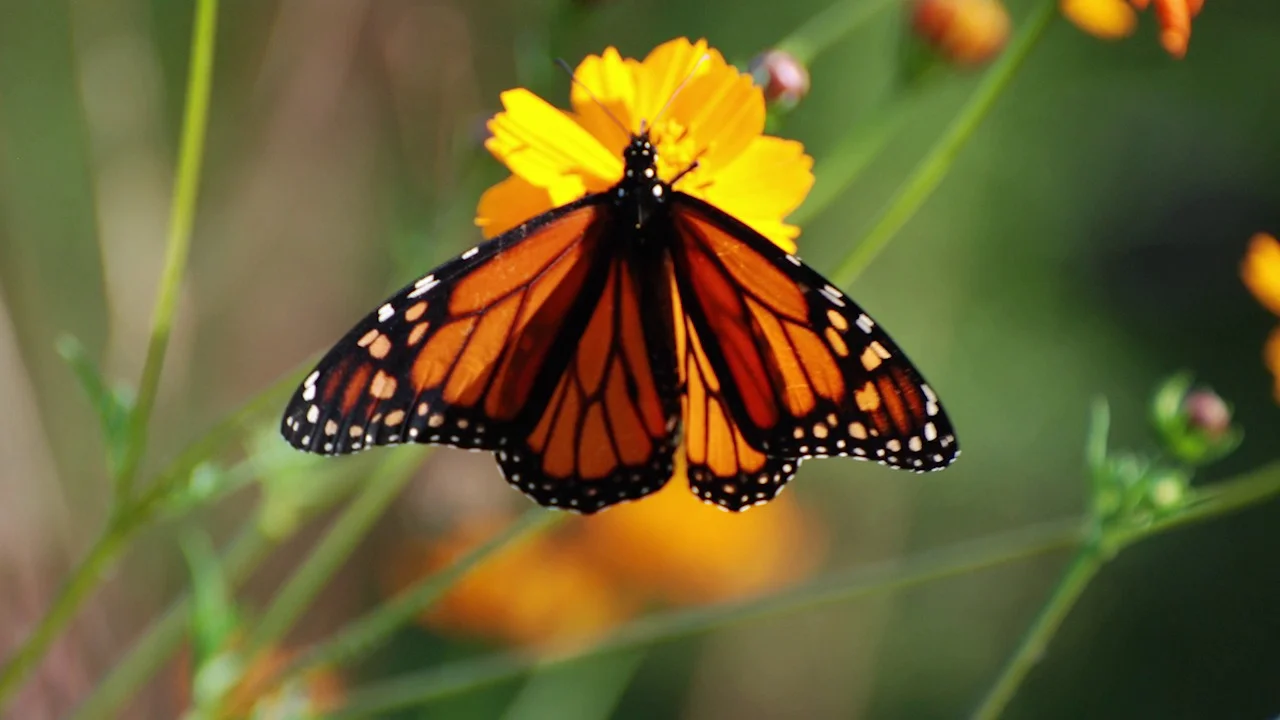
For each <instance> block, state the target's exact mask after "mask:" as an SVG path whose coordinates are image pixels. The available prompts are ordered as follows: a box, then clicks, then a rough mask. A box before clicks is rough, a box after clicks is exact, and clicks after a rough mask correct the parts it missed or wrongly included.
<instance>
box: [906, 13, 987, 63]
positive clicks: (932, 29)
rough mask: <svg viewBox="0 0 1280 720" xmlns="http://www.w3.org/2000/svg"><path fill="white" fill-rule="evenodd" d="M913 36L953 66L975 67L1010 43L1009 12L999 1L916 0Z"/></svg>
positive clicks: (913, 15)
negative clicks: (919, 37)
mask: <svg viewBox="0 0 1280 720" xmlns="http://www.w3.org/2000/svg"><path fill="white" fill-rule="evenodd" d="M912 25H913V26H914V27H915V31H916V33H918V34H919V35H920V36H921V37H922V38H924V39H925V40H926V41H927V42H928V43H929V44H930V45H932V46H933V47H934V48H935V49H937V50H938V52H940V53H942V55H943V56H944V57H946V58H947V59H948V60H951V61H952V62H955V63H959V64H961V65H978V64H981V63H984V62H986V61H988V60H990V59H991V58H993V57H995V56H996V54H997V53H999V52H1000V50H1002V49H1003V48H1004V45H1005V43H1006V42H1007V41H1008V40H1009V11H1008V10H1006V9H1005V7H1004V5H1003V4H1002V3H1001V2H1000V0H916V3H915V9H914V12H913V13H912Z"/></svg>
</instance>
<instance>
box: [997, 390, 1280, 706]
mask: <svg viewBox="0 0 1280 720" xmlns="http://www.w3.org/2000/svg"><path fill="white" fill-rule="evenodd" d="M1103 408H1105V405H1095V413H1096V417H1098V418H1100V419H1101V420H1100V423H1099V424H1102V425H1105V423H1106V419H1105V410H1103ZM1095 422H1096V423H1097V422H1098V421H1095ZM1277 495H1280V463H1272V464H1270V465H1267V466H1265V467H1262V468H1260V469H1258V470H1255V471H1253V472H1251V473H1248V474H1246V475H1243V476H1241V477H1238V478H1235V479H1233V480H1229V481H1226V482H1221V483H1216V484H1214V485H1211V486H1209V487H1207V488H1204V489H1201V490H1197V491H1196V492H1195V496H1194V497H1193V499H1192V500H1191V502H1190V503H1189V504H1188V506H1187V507H1186V508H1185V509H1184V510H1181V511H1179V512H1176V513H1174V514H1172V515H1169V516H1167V517H1164V518H1160V519H1158V520H1156V521H1154V522H1152V523H1151V524H1150V525H1147V526H1145V527H1138V528H1133V529H1128V528H1126V529H1121V530H1105V529H1103V530H1102V531H1101V534H1100V537H1096V540H1097V542H1090V543H1089V544H1087V545H1085V546H1083V547H1081V549H1080V550H1079V552H1077V554H1076V557H1075V560H1074V561H1073V562H1072V564H1071V567H1070V568H1069V569H1068V570H1067V574H1066V575H1065V576H1064V577H1063V578H1062V580H1061V581H1059V583H1058V587H1057V588H1056V589H1055V590H1054V592H1053V596H1052V597H1051V598H1050V599H1049V602H1048V604H1047V605H1045V607H1044V608H1043V609H1042V610H1041V611H1040V615H1039V616H1038V617H1037V618H1036V621H1035V623H1034V624H1033V625H1032V626H1031V629H1029V630H1028V631H1027V634H1026V635H1025V636H1024V637H1023V639H1022V642H1021V643H1020V644H1019V646H1018V649H1017V650H1016V651H1015V652H1014V655H1013V658H1012V659H1010V660H1009V662H1008V664H1006V665H1005V668H1004V670H1003V671H1002V672H1001V673H1000V677H999V678H998V679H997V680H996V683H995V685H993V686H992V688H991V690H989V691H988V692H987V695H986V697H985V698H984V699H983V701H982V704H981V705H979V706H978V710H977V711H975V712H974V714H973V717H974V718H976V719H977V720H994V719H995V718H998V717H1000V714H1001V713H1002V712H1003V711H1004V709H1005V708H1006V707H1007V706H1008V704H1009V703H1010V702H1011V701H1012V700H1013V698H1014V696H1015V695H1016V694H1017V692H1018V687H1019V686H1020V685H1021V684H1022V681H1023V680H1024V679H1026V677H1027V674H1028V673H1030V672H1031V670H1032V668H1034V667H1035V664H1036V663H1037V662H1038V661H1039V660H1040V658H1041V657H1042V656H1043V655H1044V652H1045V650H1046V649H1047V648H1048V646H1049V641H1050V640H1052V639H1053V636H1054V634H1055V633H1056V632H1057V630H1058V627H1059V626H1061V625H1062V621H1063V620H1064V619H1066V617H1067V615H1068V613H1070V612H1071V608H1072V607H1073V606H1074V605H1075V602H1076V600H1078V599H1079V598H1080V595H1081V594H1082V593H1083V592H1084V590H1085V588H1086V587H1087V586H1088V584H1089V581H1090V580H1092V579H1093V576H1094V575H1096V574H1097V573H1098V571H1099V570H1100V569H1102V566H1103V565H1105V564H1106V562H1107V561H1108V560H1110V559H1111V558H1113V557H1115V555H1116V554H1117V553H1119V552H1120V551H1121V550H1123V549H1125V548H1126V547H1129V546H1130V545H1133V544H1134V543H1137V542H1139V541H1141V540H1144V539H1146V538H1149V537H1151V536H1153V535H1158V534H1160V533H1163V532H1167V531H1169V530H1174V529H1177V528H1180V527H1183V526H1185V525H1188V524H1190V523H1194V522H1199V521H1201V520H1207V519H1209V518H1212V517H1216V516H1218V515H1223V514H1226V513H1229V512H1233V511H1235V510H1239V509H1241V508H1244V507H1248V506H1250V505H1254V504H1256V503H1258V502H1262V501H1265V500H1269V499H1272V498H1274V497H1276V496H1277ZM1091 525H1095V526H1096V523H1091ZM1090 533H1091V535H1094V534H1097V531H1096V530H1091V531H1090Z"/></svg>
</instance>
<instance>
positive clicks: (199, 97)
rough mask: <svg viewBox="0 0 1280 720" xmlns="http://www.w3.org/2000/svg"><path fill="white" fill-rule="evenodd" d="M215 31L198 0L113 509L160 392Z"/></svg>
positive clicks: (212, 10)
mask: <svg viewBox="0 0 1280 720" xmlns="http://www.w3.org/2000/svg"><path fill="white" fill-rule="evenodd" d="M217 26H218V0H199V2H198V3H197V4H196V18H195V25H194V27H193V28H192V30H191V36H192V40H191V59H190V64H189V66H188V68H187V99H186V108H185V110H184V112H183V118H182V136H181V140H180V141H179V150H178V169H177V179H176V181H175V184H174V190H173V206H172V209H171V214H170V217H169V239H168V243H167V249H166V251H165V262H164V270H163V272H162V273H161V275H160V289H159V291H158V294H157V297H156V306H155V310H154V311H153V314H152V317H151V340H150V342H148V344H147V357H146V360H145V361H144V363H143V366H142V380H141V381H140V382H139V383H138V402H137V404H136V405H135V406H134V409H133V414H132V416H131V418H130V424H129V442H128V444H127V445H126V447H125V452H124V459H123V460H122V461H121V464H120V468H119V472H117V473H116V478H115V494H114V501H115V504H116V506H117V509H119V508H121V507H123V506H124V505H125V504H126V503H127V502H128V500H129V498H130V497H132V494H133V479H134V476H135V475H136V474H137V472H138V466H139V465H140V464H141V462H142V455H143V452H144V451H145V449H146V445H147V426H148V424H149V423H150V421H151V411H152V409H153V408H154V407H155V401H156V393H157V392H158V390H159V387H160V371H161V369H162V368H163V367H164V356H165V350H166V349H167V348H168V346H169V333H170V330H171V328H172V326H173V315H174V311H175V309H176V308H177V305H178V293H179V292H180V290H181V287H182V277H183V274H184V273H185V271H186V267H187V252H188V250H189V248H190V245H191V228H192V226H193V224H194V220H195V212H196V198H197V196H198V194H199V189H200V166H201V164H202V163H203V161H204V138H205V127H206V126H207V125H208V120H209V93H210V89H211V88H212V86H213V50H214V44H215V43H214V37H215V34H216V31H217Z"/></svg>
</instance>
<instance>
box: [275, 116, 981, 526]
mask: <svg viewBox="0 0 1280 720" xmlns="http://www.w3.org/2000/svg"><path fill="white" fill-rule="evenodd" d="M678 180H679V178H678V177H677V178H675V179H673V180H672V181H671V182H664V181H663V180H662V179H660V178H659V176H658V172H657V157H656V150H655V148H654V146H653V145H652V144H651V143H650V140H649V137H648V135H647V133H644V132H641V133H639V134H636V135H634V136H633V137H632V139H631V142H630V143H629V144H628V146H627V148H626V150H625V151H624V171H623V177H622V179H621V180H620V181H619V182H618V183H617V184H616V185H614V186H613V187H612V188H610V189H609V190H607V191H605V192H601V193H597V194H590V195H587V196H585V197H583V198H581V199H579V200H577V201H575V202H572V203H569V204H567V205H564V206H562V207H559V208H556V209H554V210H551V211H549V212H547V213H544V214H542V215H540V216H538V217H536V218H533V219H531V220H529V221H528V222H526V223H524V224H522V225H520V226H518V227H516V228H514V229H512V230H510V231H508V232H506V233H503V234H502V235H499V236H498V237H496V238H494V239H492V240H490V241H488V242H487V243H485V244H483V245H481V246H478V247H476V248H473V249H471V250H469V251H467V252H466V253H463V254H462V255H461V256H459V257H458V258H456V259H455V260H453V261H450V262H449V263H446V264H445V265H443V266H441V267H440V268H438V269H437V270H436V271H435V272H433V273H432V274H430V275H427V276H425V277H423V278H421V279H419V280H417V281H416V282H414V283H413V284H412V285H410V286H407V287H406V288H404V289H402V290H401V291H400V292H399V293H397V294H396V295H395V296H393V297H392V298H391V299H390V300H388V301H387V302H386V303H385V304H383V305H382V306H381V307H379V308H378V310H377V311H376V312H374V313H372V314H371V315H369V316H368V317H367V318H365V320H363V321H362V322H361V323H360V324H358V325H357V326H356V327H355V328H354V329H352V330H351V332H349V333H348V335H347V336H346V337H345V338H343V340H341V341H340V342H339V343H338V344H337V345H336V346H335V348H334V349H333V350H332V351H330V353H329V355H328V356H326V357H325V358H324V359H323V360H322V361H321V362H320V364H319V365H318V367H317V368H316V370H315V371H314V372H313V373H312V374H311V375H310V376H308V378H307V380H306V381H305V382H304V383H303V385H302V386H301V387H300V388H299V389H298V391H297V392H296V393H295V395H294V398H293V400H292V401H291V402H290V405H289V407H288V408H287V409H286V412H285V415H284V419H283V424H282V433H283V434H284V437H285V438H286V439H287V440H288V441H289V442H290V443H291V444H293V445H294V446H295V447H298V448H300V449H302V450H306V451H310V452H317V453H322V454H343V453H349V452H354V451H358V450H363V449H366V448H368V447H372V446H376V445H390V444H396V443H400V442H407V441H412V442H425V443H434V444H443V445H452V446H456V447H463V448H468V449H477V450H492V451H494V452H495V454H496V456H497V460H498V463H499V466H500V467H501V469H502V472H503V475H504V477H506V479H507V480H508V482H510V483H511V484H512V485H514V486H515V487H517V488H518V489H520V490H521V491H523V492H524V493H525V494H527V495H529V496H530V497H532V498H533V499H534V500H535V501H537V502H538V503H540V504H542V505H544V506H549V507H559V508H564V509H569V510H575V511H578V512H584V513H591V512H595V511H598V510H600V509H603V508H605V507H608V506H610V505H612V504H614V503H617V502H621V501H626V500H634V499H638V498H640V497H643V496H644V495H647V494H649V493H651V492H654V491H656V490H658V489H659V488H661V487H662V486H663V485H664V484H665V483H666V482H667V481H668V480H669V479H670V478H671V476H672V474H673V471H674V468H675V460H676V454H677V451H678V449H679V448H680V447H681V446H682V445H683V449H684V455H685V460H686V464H687V474H688V478H689V483H690V488H691V489H692V490H693V492H694V493H695V494H696V495H698V496H699V497H700V498H702V499H703V500H704V501H706V502H709V503H713V504H716V505H719V506H721V507H723V508H726V509H729V510H742V509H745V508H747V507H751V506H752V505H756V504H762V503H765V502H768V501H769V500H771V499H772V498H773V497H774V496H775V495H776V494H777V493H778V492H779V491H780V490H781V489H782V487H783V486H784V485H785V484H786V483H787V482H788V481H789V480H790V479H791V477H792V476H793V475H794V473H795V471H796V469H797V468H798V466H799V464H800V462H801V460H803V459H804V458H808V457H824V456H835V455H849V456H853V457H858V458H862V459H870V460H875V461H878V462H881V463H882V464H886V465H890V466H894V467H899V468H902V469H907V470H913V471H924V470H935V469H941V468H943V467H945V466H946V465H948V464H950V463H951V462H952V461H953V460H954V459H955V457H956V456H957V455H958V447H957V446H956V443H955V437H954V433H953V431H952V429H951V425H950V423H949V421H948V420H947V418H946V416H945V414H944V413H943V411H942V409H941V407H940V405H939V404H938V400H937V397H936V396H935V395H934V393H933V391H932V390H931V389H930V388H929V386H928V385H927V384H925V383H924V381H923V380H922V379H921V378H920V376H919V374H918V372H917V371H916V370H915V368H914V366H912V365H911V363H910V362H909V361H908V360H907V359H906V357H905V356H904V355H903V354H902V353H901V351H900V350H898V348H897V346H896V345H895V344H894V343H893V341H892V340H890V339H889V337H888V336H887V335H886V334H885V333H884V332H883V330H881V329H880V328H879V326H878V325H877V324H876V323H875V322H874V321H872V320H871V319H870V318H869V317H868V316H867V315H866V314H865V313H863V312H862V311H861V309H860V308H858V307H857V306H856V305H855V304H854V303H853V302H852V301H851V300H849V299H848V298H846V297H844V296H843V294H842V293H840V291H839V290H837V289H836V288H834V287H833V286H832V285H830V284H829V283H828V282H827V281H826V280H825V279H823V278H822V276H821V275H819V274H818V273H817V272H815V271H813V270H812V269H811V268H809V267H808V266H806V265H804V264H803V263H802V262H801V261H800V260H799V259H798V258H796V257H795V256H793V255H789V254H787V253H786V252H785V251H783V250H782V249H781V248H779V247H777V246H776V245H774V244H773V243H771V242H770V241H769V240H768V239H766V238H764V237H763V236H761V235H760V234H759V233H758V232H756V231H755V230H753V229H752V228H750V227H748V226H747V225H745V224H743V223H742V222H740V221H738V220H736V219H735V218H733V217H731V216H729V215H727V214H726V213H724V212H722V211H720V210H718V209H717V208H715V207H713V206H711V205H709V204H707V203H705V202H703V201H701V200H699V199H697V198H695V197H692V196H690V195H688V194H685V193H683V192H680V191H678V190H676V189H674V188H673V186H674V185H676V184H677V183H678Z"/></svg>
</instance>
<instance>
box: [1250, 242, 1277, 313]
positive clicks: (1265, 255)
mask: <svg viewBox="0 0 1280 720" xmlns="http://www.w3.org/2000/svg"><path fill="white" fill-rule="evenodd" d="M1240 277H1241V279H1243V280H1244V284H1245V286H1246V287H1248V288H1249V290H1250V291H1251V292H1252V293H1253V296H1254V297H1256V298H1258V302H1260V303H1262V304H1263V306H1265V307H1266V308H1267V309H1268V310H1270V311H1271V312H1273V313H1275V314H1276V315H1280V242H1276V239H1275V238H1274V237H1272V236H1270V235H1267V234H1266V233H1258V234H1257V235H1254V236H1253V239H1251V240H1250V241H1249V250H1248V251H1247V252H1246V254H1245V257H1244V262H1243V263H1241V266H1240Z"/></svg>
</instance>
